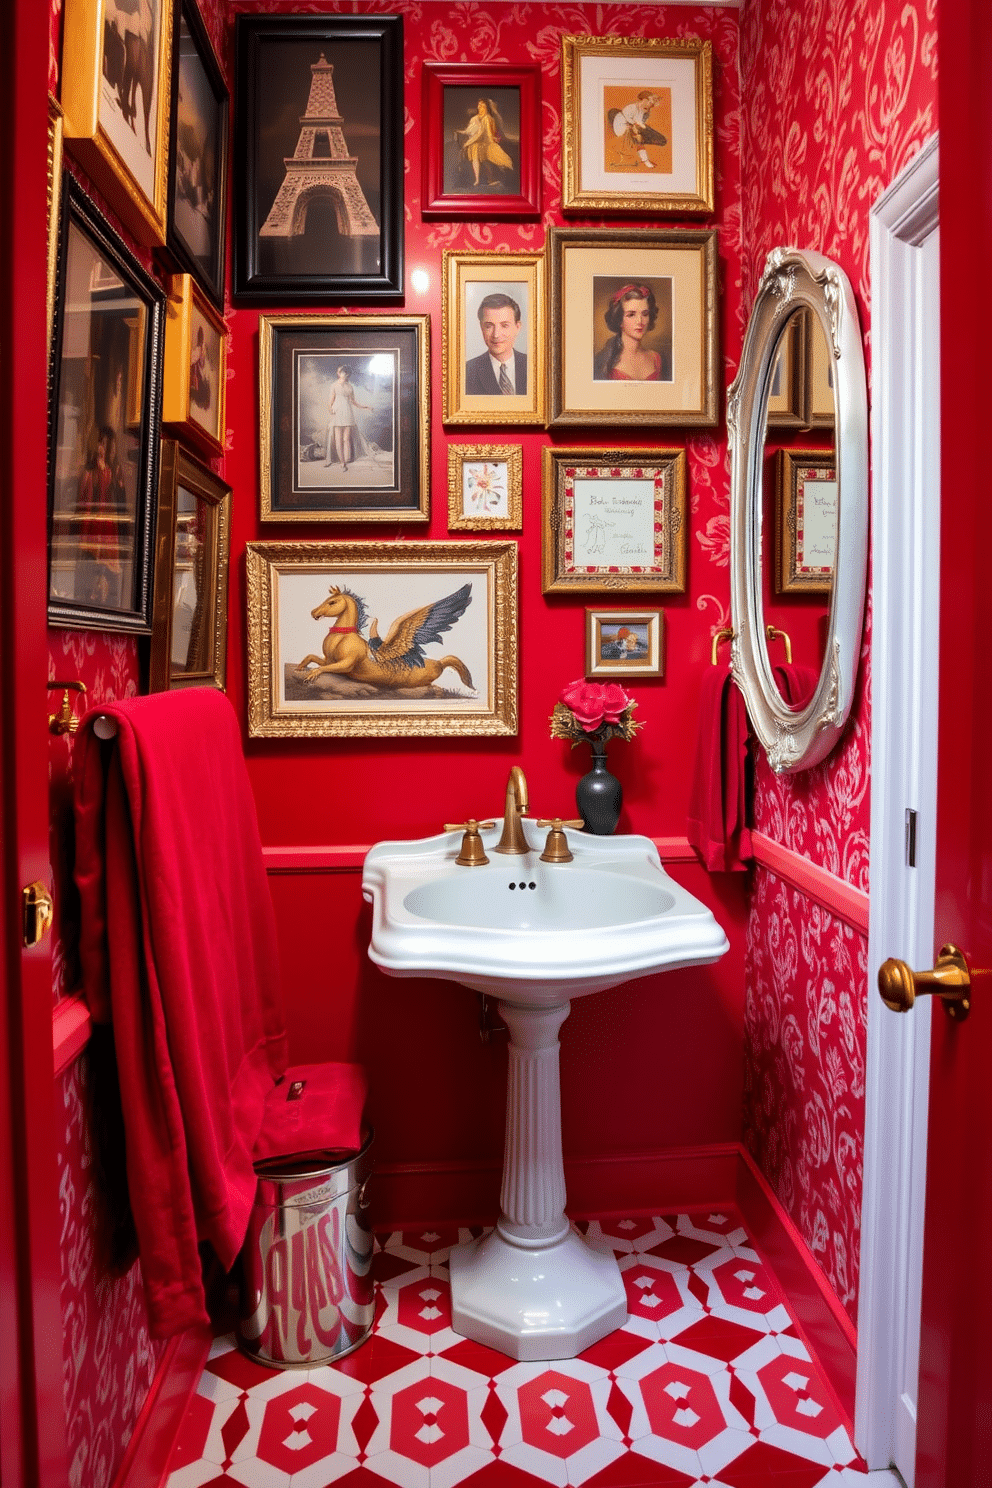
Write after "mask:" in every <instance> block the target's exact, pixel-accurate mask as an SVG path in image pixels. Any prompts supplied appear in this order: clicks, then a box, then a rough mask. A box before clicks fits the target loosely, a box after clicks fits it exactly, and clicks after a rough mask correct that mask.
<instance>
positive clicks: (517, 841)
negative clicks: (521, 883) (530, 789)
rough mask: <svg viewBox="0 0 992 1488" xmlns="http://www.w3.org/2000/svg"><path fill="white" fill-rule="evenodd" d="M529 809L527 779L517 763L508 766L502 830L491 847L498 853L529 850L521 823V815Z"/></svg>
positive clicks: (524, 814) (520, 852)
mask: <svg viewBox="0 0 992 1488" xmlns="http://www.w3.org/2000/svg"><path fill="white" fill-rule="evenodd" d="M529 810H530V806H529V804H528V797H527V781H526V779H525V777H524V772H523V770H521V768H520V766H519V765H513V766H511V768H510V778H509V779H508V780H507V782H506V804H505V805H504V807H503V831H502V834H501V836H500V839H499V842H498V843H497V844H496V847H495V848H494V849H493V851H494V852H498V853H516V854H518V855H519V854H522V853H526V852H530V847H529V845H528V842H527V838H526V837H525V836H524V829H523V826H522V824H521V820H520V819H521V817H524V816H526V815H527V812H528V811H529Z"/></svg>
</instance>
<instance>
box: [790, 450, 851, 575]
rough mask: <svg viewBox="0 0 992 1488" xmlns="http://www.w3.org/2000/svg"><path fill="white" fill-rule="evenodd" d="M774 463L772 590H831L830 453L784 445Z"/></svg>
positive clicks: (833, 488) (833, 466) (833, 472)
mask: <svg viewBox="0 0 992 1488" xmlns="http://www.w3.org/2000/svg"><path fill="white" fill-rule="evenodd" d="M776 465H777V470H776V487H777V495H778V500H777V504H776V524H775V525H776V528H777V539H778V540H777V543H776V548H777V552H778V563H777V565H776V567H777V575H776V577H777V583H776V586H775V589H776V593H778V594H829V593H830V591H831V590H832V588H833V582H834V563H835V560H836V549H837V462H836V460H835V458H834V452H833V450H829V449H827V450H824V449H819V450H815V449H783V450H779V452H778V455H777V457H776Z"/></svg>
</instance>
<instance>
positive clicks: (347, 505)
mask: <svg viewBox="0 0 992 1488" xmlns="http://www.w3.org/2000/svg"><path fill="white" fill-rule="evenodd" d="M258 335H259V354H258V366H259V413H260V423H261V427H260V472H259V473H260V481H259V488H260V515H261V520H262V521H263V522H421V523H422V522H426V521H428V519H429V516H430V478H429V477H430V320H429V318H428V317H427V316H426V315H391V314H390V315H263V316H261V317H260V319H259V328H258Z"/></svg>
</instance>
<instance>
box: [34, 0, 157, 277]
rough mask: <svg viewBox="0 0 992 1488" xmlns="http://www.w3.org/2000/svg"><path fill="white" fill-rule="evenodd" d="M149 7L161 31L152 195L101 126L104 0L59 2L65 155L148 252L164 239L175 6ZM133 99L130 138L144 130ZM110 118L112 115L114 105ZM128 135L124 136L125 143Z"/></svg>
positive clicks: (152, 124)
mask: <svg viewBox="0 0 992 1488" xmlns="http://www.w3.org/2000/svg"><path fill="white" fill-rule="evenodd" d="M155 4H156V5H157V7H158V11H157V14H158V21H159V27H158V38H157V43H156V46H155V50H154V55H153V57H152V59H151V60H152V66H153V70H154V108H153V110H152V111H151V115H150V117H149V120H148V135H149V141H150V152H149V153H150V155H151V165H150V178H151V179H150V185H151V189H150V190H146V189H145V187H144V186H143V185H142V183H141V181H140V180H139V177H138V176H137V175H136V174H135V172H134V170H133V169H132V168H131V166H130V165H129V164H128V162H127V160H126V159H125V154H126V151H127V145H126V144H124V145H121V143H120V138H119V139H118V142H117V143H115V141H114V138H113V136H112V132H111V130H110V129H108V127H107V125H108V119H109V116H108V114H107V111H106V110H107V99H106V97H105V96H104V81H105V78H104V72H105V68H104V61H105V58H104V52H105V47H106V43H107V39H108V33H107V20H106V0H65V20H64V29H63V37H62V85H61V100H60V101H61V104H62V110H63V113H64V116H65V117H64V126H63V127H64V136H65V146H66V149H67V150H68V151H69V152H70V154H72V155H74V156H75V158H76V159H77V160H78V161H79V163H80V165H81V166H82V167H83V169H84V170H85V171H86V172H87V174H88V175H89V177H90V179H91V180H92V181H93V183H94V185H95V186H97V187H98V188H99V189H100V191H102V192H103V194H104V196H105V197H106V198H107V201H108V202H109V203H110V205H111V206H112V207H113V209H114V211H115V212H116V213H117V216H118V217H119V218H120V220H121V222H122V223H123V224H124V226H125V227H126V228H127V230H128V231H129V232H130V233H132V234H133V235H134V237H135V238H136V239H137V240H138V242H139V243H143V244H144V245H145V246H146V247H149V248H155V247H160V246H162V245H163V244H164V243H165V237H166V221H167V214H168V164H169V112H170V108H171V87H172V74H171V70H170V60H171V57H172V17H173V5H174V0H155ZM108 86H109V84H108ZM138 98H142V100H143V95H142V91H141V89H140V88H137V89H136V90H135V94H134V103H133V107H134V110H135V117H134V122H133V124H132V126H131V127H132V130H133V132H134V133H135V137H136V139H137V138H138V126H139V122H140V124H141V125H143V123H144V120H143V118H142V114H141V113H139V112H138V107H137V100H138ZM110 113H111V115H112V114H113V107H112V106H111V110H110ZM126 133H127V131H126V130H124V131H123V134H124V135H125V136H126ZM122 150H123V151H124V153H122Z"/></svg>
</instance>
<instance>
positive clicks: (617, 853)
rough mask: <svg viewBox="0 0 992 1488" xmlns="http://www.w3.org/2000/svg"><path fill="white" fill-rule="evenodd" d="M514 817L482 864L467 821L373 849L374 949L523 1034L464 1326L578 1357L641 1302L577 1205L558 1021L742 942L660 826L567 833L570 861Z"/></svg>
mask: <svg viewBox="0 0 992 1488" xmlns="http://www.w3.org/2000/svg"><path fill="white" fill-rule="evenodd" d="M508 796H509V792H508ZM501 825H502V824H501V823H500V824H497V825H496V826H495V827H493V828H490V829H489V830H488V831H485V832H483V833H482V834H481V836H482V842H483V845H484V847H485V850H486V852H487V853H488V855H489V861H488V862H487V863H483V864H480V865H478V866H474V867H463V866H460V865H459V864H457V863H456V862H455V858H456V856H457V855H458V853H459V851H460V848H461V841H462V838H461V832H460V831H458V832H446V833H442V834H441V835H439V836H437V837H425V838H422V839H420V840H419V841H415V842H380V843H378V844H377V845H376V846H375V847H373V848H372V850H371V851H370V852H369V853H368V855H367V856H366V859H365V872H364V875H363V878H362V892H363V894H364V896H365V898H366V899H367V900H369V901H370V903H371V904H372V907H373V908H372V939H371V944H370V946H369V956H370V957H371V959H372V960H373V961H374V962H375V963H376V965H377V966H380V967H381V968H382V970H383V971H385V972H388V973H389V975H390V976H400V977H423V976H433V977H441V978H443V979H445V980H448V981H455V982H462V983H464V985H465V986H467V987H472V988H474V989H475V990H476V991H478V992H482V993H486V994H489V995H491V996H494V997H497V998H498V999H499V1003H498V1006H499V1011H500V1016H501V1017H502V1018H503V1021H504V1022H505V1023H506V1025H507V1028H508V1029H509V1033H510V1042H509V1058H508V1072H507V1092H506V1142H505V1149H504V1157H503V1184H502V1188H501V1190H500V1207H501V1213H500V1217H499V1220H498V1221H497V1223H496V1228H495V1229H494V1230H493V1231H491V1232H490V1233H489V1234H486V1235H483V1236H480V1237H479V1238H478V1239H475V1240H471V1241H469V1242H468V1243H467V1244H464V1245H456V1246H454V1247H453V1249H452V1251H451V1256H450V1262H449V1265H450V1274H451V1318H452V1326H453V1328H454V1329H455V1331H456V1332H458V1333H463V1334H464V1335H465V1336H466V1337H468V1338H472V1339H475V1340H476V1342H478V1343H482V1344H485V1345H486V1346H487V1347H489V1348H494V1349H500V1350H502V1352H503V1353H506V1354H509V1355H510V1357H511V1358H514V1359H520V1360H537V1359H571V1358H574V1357H575V1356H576V1355H577V1354H580V1353H582V1352H583V1350H585V1349H587V1348H589V1347H590V1346H591V1345H592V1344H593V1343H595V1342H596V1341H597V1339H599V1338H602V1337H604V1335H605V1334H607V1333H610V1332H612V1331H613V1330H614V1329H615V1328H619V1327H621V1326H622V1325H623V1323H624V1322H625V1321H626V1317H627V1303H626V1293H625V1291H624V1286H623V1281H622V1279H621V1276H620V1270H619V1267H618V1265H617V1260H616V1257H615V1256H614V1254H613V1252H612V1251H610V1250H606V1251H600V1250H597V1249H595V1247H593V1246H591V1245H589V1244H588V1243H587V1242H586V1241H585V1239H584V1238H583V1237H582V1236H581V1235H579V1234H578V1232H577V1231H576V1230H574V1229H573V1228H572V1226H571V1225H570V1224H569V1221H568V1218H567V1216H566V1214H565V1169H564V1164H563V1161H562V1147H561V1092H560V1084H559V1075H558V1054H559V1045H558V1030H559V1028H560V1027H561V1025H562V1023H563V1022H564V1021H565V1018H566V1017H567V1016H568V1011H569V1005H570V1000H571V999H572V998H573V997H581V996H584V995H586V994H588V993H591V992H600V991H602V990H603V989H604V988H606V987H615V986H617V985H618V984H619V983H621V982H627V981H630V980H631V979H632V978H633V977H640V976H646V975H649V974H650V973H653V972H660V971H674V970H676V969H678V968H679V967H683V966H694V965H699V964H702V963H705V962H708V961H716V960H717V959H718V958H719V957H720V956H722V955H723V954H724V952H725V951H726V950H728V949H729V945H728V941H727V937H726V936H725V935H724V933H723V930H722V929H721V928H720V926H719V925H718V924H717V922H716V920H715V919H714V918H713V916H712V914H711V913H710V911H709V910H708V909H707V908H706V906H705V905H704V904H701V903H700V902H699V900H698V899H694V898H693V896H692V895H691V894H690V893H688V892H687V891H686V890H685V889H683V888H682V887H681V885H680V884H677V883H675V882H674V881H673V880H672V879H670V878H669V877H668V874H667V873H666V872H665V870H664V869H663V868H662V866H661V860H660V859H659V857H658V853H657V850H656V848H655V846H654V844H653V843H652V842H651V840H650V839H649V838H647V837H635V836H624V837H588V836H586V835H584V834H583V833H578V832H568V834H567V836H568V845H569V848H570V849H571V852H572V854H573V859H572V861H571V862H565V863H561V862H554V863H542V862H541V861H540V857H541V853H542V851H543V849H544V844H545V840H546V836H547V829H546V828H539V827H538V826H537V824H536V823H535V822H532V821H530V820H526V821H524V822H523V823H522V825H523V828H524V835H525V839H526V842H527V844H528V849H529V850H528V851H527V852H525V853H519V854H518V853H514V854H512V855H509V854H500V853H497V852H496V851H495V846H496V843H497V841H499V831H500V826H501ZM606 1094H607V1093H606V1092H598V1095H599V1096H601V1097H602V1096H605V1095H606ZM608 1094H609V1098H610V1099H614V1098H615V1099H618V1100H622V1098H623V1093H622V1091H619V1092H615V1093H614V1092H610V1093H608Z"/></svg>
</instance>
